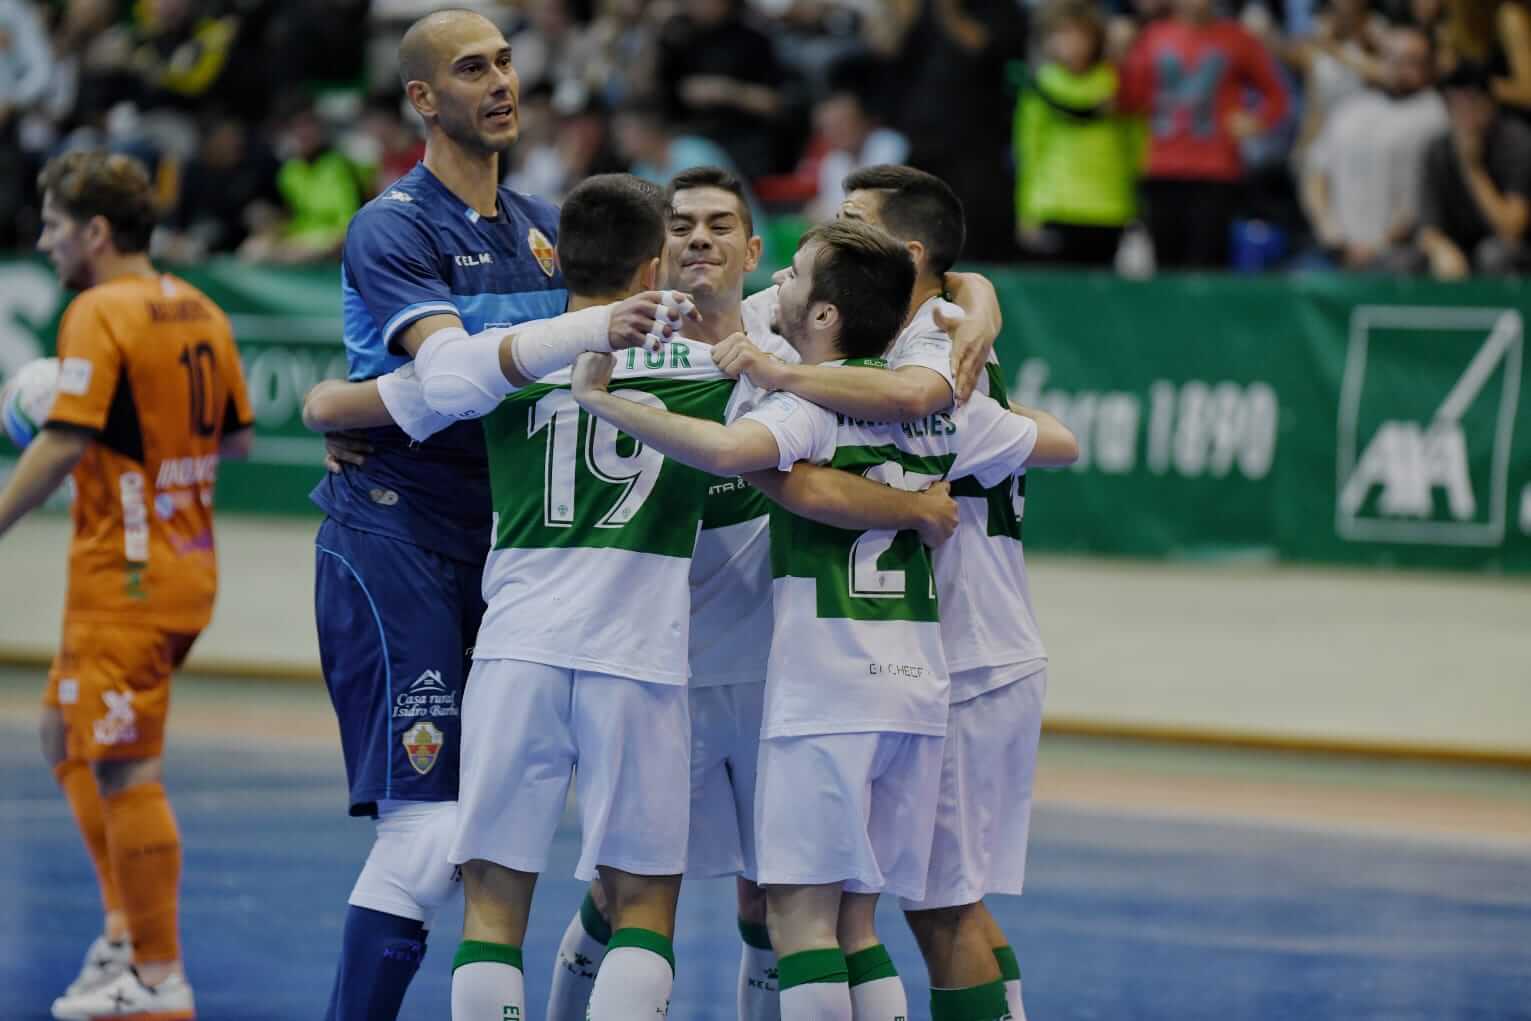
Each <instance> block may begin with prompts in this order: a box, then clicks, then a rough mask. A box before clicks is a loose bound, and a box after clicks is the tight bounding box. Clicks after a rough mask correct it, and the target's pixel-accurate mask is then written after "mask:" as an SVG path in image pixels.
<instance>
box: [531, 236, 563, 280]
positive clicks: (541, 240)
mask: <svg viewBox="0 0 1531 1021" xmlns="http://www.w3.org/2000/svg"><path fill="white" fill-rule="evenodd" d="M526 247H527V248H529V249H531V252H532V258H534V259H536V260H537V265H539V266H541V267H542V272H544V273H546V274H547V275H548V276H552V275H553V271H554V270H555V269H557V268H558V253H557V252H556V251H554V249H553V242H551V241H549V240H548V236H547V235H546V234H544V233H542V231H540V230H538V229H537V228H536V227H533V228H532V229H531V230H529V231H527V232H526Z"/></svg>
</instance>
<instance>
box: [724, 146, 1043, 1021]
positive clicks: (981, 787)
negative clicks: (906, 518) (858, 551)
mask: <svg viewBox="0 0 1531 1021" xmlns="http://www.w3.org/2000/svg"><path fill="white" fill-rule="evenodd" d="M846 189H847V197H846V201H845V203H844V206H843V207H842V209H841V214H840V215H841V217H842V218H846V219H852V220H859V221H862V222H867V223H871V224H874V225H876V226H879V227H882V228H884V229H886V230H887V231H888V232H889V233H891V234H892V235H893V236H894V237H896V238H898V239H899V240H900V241H901V242H903V243H904V244H905V245H906V247H907V248H908V249H909V251H910V255H911V257H912V258H913V259H914V261H915V264H916V266H917V267H918V270H919V275H918V279H917V281H916V284H915V293H914V296H913V298H912V299H911V302H910V311H909V319H908V322H907V323H906V324H905V327H904V329H903V331H902V332H901V333H900V335H899V338H898V340H897V341H895V343H894V346H893V349H892V351H891V352H890V356H889V362H890V366H894V367H897V368H896V371H895V372H893V373H887V372H882V373H879V372H877V371H876V370H872V369H863V370H858V371H857V372H856V373H855V374H854V375H853V374H852V373H850V372H844V371H837V370H831V369H828V368H826V367H822V366H807V365H794V364H791V363H790V362H788V361H782V360H780V359H779V358H775V357H770V356H768V355H767V354H766V353H765V352H762V351H759V350H757V349H756V348H755V347H754V346H753V345H752V344H751V343H749V342H747V341H743V340H736V341H733V342H731V343H730V344H729V345H725V347H724V348H723V349H720V351H719V352H718V361H719V363H720V364H721V365H723V366H724V367H725V368H726V369H727V371H730V372H743V373H746V374H748V375H749V376H751V377H752V378H755V379H756V380H757V382H760V383H762V385H767V386H773V387H780V388H782V389H786V390H790V391H792V392H794V393H798V394H800V395H802V396H805V397H808V398H809V399H812V400H815V401H817V402H818V403H821V404H823V405H824V406H825V407H828V408H830V409H831V410H834V411H837V412H840V413H843V414H847V415H852V416H870V417H874V418H880V417H887V418H892V419H895V420H899V421H918V420H919V419H920V418H921V417H923V416H922V415H916V416H914V417H913V418H911V417H910V416H909V415H908V411H910V410H919V408H920V407H921V406H920V405H919V404H918V401H916V402H915V404H914V405H911V404H910V403H909V400H908V394H909V393H910V392H911V390H910V384H909V381H908V380H899V379H896V378H895V377H898V376H905V377H910V378H911V379H913V380H918V381H921V382H925V383H929V384H930V386H929V387H928V388H925V389H923V390H922V391H918V392H917V394H918V396H919V397H920V398H922V399H925V400H929V401H934V400H937V399H938V391H939V390H940V388H939V387H938V386H936V385H935V383H934V380H935V379H936V377H938V376H941V377H944V378H945V380H946V382H947V383H948V384H950V385H951V386H952V387H953V388H955V387H957V385H958V384H957V382H956V380H955V379H954V378H953V376H952V375H951V374H950V373H948V372H946V371H944V368H945V365H946V360H945V358H944V357H943V356H942V354H941V350H942V348H943V346H944V345H945V342H946V340H945V335H944V332H943V328H942V326H941V325H939V323H940V320H941V318H942V317H943V315H950V314H951V312H950V311H948V310H947V309H946V308H945V307H944V306H943V303H942V302H941V300H940V299H941V291H942V285H943V279H944V278H946V277H947V276H948V270H949V268H950V266H951V265H952V263H953V262H955V260H956V258H957V257H958V256H959V255H960V253H961V249H962V243H963V219H962V208H961V205H960V203H959V201H958V200H957V198H956V196H955V195H953V194H952V193H951V192H950V189H948V188H947V187H946V186H945V185H944V184H943V183H942V182H941V181H940V180H939V179H938V178H935V177H933V176H932V175H930V174H926V173H924V172H922V171H918V170H914V169H912V168H909V167H894V166H883V167H868V168H865V169H863V170H860V171H857V172H856V173H854V174H852V175H851V176H850V177H848V178H847V179H846ZM983 368H984V373H983V375H982V376H981V377H980V378H979V380H978V392H979V393H984V394H988V395H990V396H992V397H994V398H995V399H996V400H998V401H999V402H1001V403H1006V402H1007V395H1006V390H1005V384H1004V374H1003V372H1002V371H1001V368H1000V365H999V361H998V359H997V358H996V357H995V356H994V355H993V353H992V351H991V352H990V353H989V354H988V357H987V364H986V365H984V366H983ZM943 406H944V405H943ZM879 407H882V408H887V409H889V411H890V413H889V414H887V415H879V414H878V413H877V411H878V408H879ZM1028 413H1031V412H1028ZM1031 414H1033V415H1034V417H1035V414H1036V413H1031ZM806 470H807V468H806V466H799V467H798V468H797V469H795V470H794V471H793V473H792V474H793V476H794V477H796V476H798V475H801V474H803V473H804V472H805V471H806ZM831 474H832V473H831ZM847 481H848V480H845V479H844V478H843V477H842V478H839V479H834V478H830V479H825V480H823V481H822V482H821V483H820V485H821V486H823V487H828V488H830V489H833V488H835V487H843V486H844V485H845V483H846V482H847ZM954 493H955V494H956V495H957V497H958V504H959V507H960V522H961V524H960V526H959V528H958V529H957V533H956V536H955V537H954V539H953V540H952V541H951V542H949V543H947V544H946V545H945V546H943V547H942V548H941V549H940V550H939V551H938V553H937V554H936V557H935V562H936V572H937V589H938V591H939V593H940V597H941V632H942V635H943V639H944V642H945V646H946V653H947V657H948V662H949V667H950V669H951V671H952V702H953V708H952V719H951V728H950V729H949V731H948V741H947V744H946V747H945V751H944V757H945V761H944V764H943V779H942V786H943V794H942V800H941V808H940V814H939V816H938V819H937V837H936V843H935V847H934V849H933V850H932V859H931V884H932V889H931V890H929V891H928V893H927V896H926V898H925V899H924V900H922V901H919V902H913V901H909V902H906V904H905V907H906V908H907V909H909V910H908V913H907V918H908V920H909V923H910V925H911V927H912V928H913V929H914V931H915V934H916V936H917V938H918V942H919V944H920V947H921V950H922V952H923V953H924V956H925V958H926V961H927V966H928V967H929V969H930V974H931V984H932V986H933V987H936V988H940V989H959V988H969V987H973V986H976V985H982V984H987V983H988V982H990V981H993V980H1000V979H1002V980H1003V981H1004V983H1005V987H1006V993H1007V996H1008V998H1009V1001H1010V1008H1011V1010H1012V1012H1013V1013H1014V1014H1015V1015H1016V1016H1017V1017H1020V1016H1023V1013H1022V1008H1021V999H1020V977H1019V967H1018V964H1017V962H1016V959H1015V954H1014V952H1013V951H1012V950H1011V948H1010V947H1009V944H1008V940H1007V939H1006V938H1005V935H1004V933H1003V931H1002V930H1000V928H999V927H998V925H997V924H996V923H995V922H994V920H993V918H992V916H991V915H990V914H989V912H988V910H987V908H986V907H985V906H984V904H983V903H982V897H983V896H984V894H985V893H1010V894H1019V893H1020V892H1021V888H1022V881H1023V878H1024V874H1025V861H1026V843H1027V838H1028V834H1029V823H1030V815H1031V777H1032V775H1033V772H1034V769H1035V764H1036V753H1037V741H1038V738H1039V736H1040V730H1041V707H1042V701H1043V697H1044V695H1045V692H1046V685H1047V674H1046V669H1045V668H1046V662H1047V660H1046V653H1045V651H1044V650H1043V647H1042V642H1041V639H1040V636H1039V632H1038V629H1037V624H1036V616H1035V613H1034V611H1033V610H1032V604H1031V594H1030V587H1029V584H1028V581H1027V577H1026V568H1025V560H1024V557H1023V555H1022V552H1021V514H1022V510H1023V508H1024V503H1025V495H1026V476H1025V474H1024V473H1022V474H1018V475H1016V476H1013V477H1011V478H1007V479H1005V480H1003V481H1002V482H1001V483H1000V484H998V485H996V486H993V487H989V488H985V487H982V486H979V485H977V484H976V483H974V482H973V481H972V480H970V479H964V480H959V482H958V483H957V484H956V485H955V487H954ZM998 764H1003V767H1004V768H997V766H998ZM1000 777H1005V778H1008V779H1007V780H1006V781H1005V782H1003V783H1001V782H998V778H1000ZM959 789H960V790H961V792H962V797H960V798H959V797H957V793H956V792H957V791H958V790H959ZM855 921H856V923H857V925H856V928H858V930H859V940H858V942H863V943H871V942H873V941H875V932H874V930H873V928H872V915H871V913H870V912H867V913H866V914H865V915H864V916H863V917H861V918H859V919H856V920H855ZM852 970H853V972H854V971H855V969H854V968H853V969H852ZM854 977H855V976H854V974H853V979H854ZM855 991H856V990H855V989H853V993H854V992H855ZM938 999H940V998H938ZM944 1007H945V1004H941V1003H937V1004H933V1009H935V1011H936V1013H937V1014H938V1015H942V1016H944V1014H943V1009H944Z"/></svg>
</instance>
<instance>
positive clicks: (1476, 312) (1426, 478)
mask: <svg viewBox="0 0 1531 1021" xmlns="http://www.w3.org/2000/svg"><path fill="white" fill-rule="evenodd" d="M1523 346H1524V331H1523V324H1522V322H1521V318H1520V315H1519V314H1518V313H1517V312H1515V311H1513V310H1508V309H1481V308H1412V307H1401V306H1362V307H1360V308H1357V309H1356V310H1355V311H1354V313H1353V314H1352V317H1351V330H1350V348H1349V353H1348V356H1347V359H1346V364H1345V381H1344V386H1343V389H1342V391H1341V395H1340V417H1339V432H1338V440H1339V449H1338V457H1337V462H1338V472H1339V476H1338V480H1337V482H1338V488H1337V493H1338V497H1337V500H1336V506H1335V528H1336V530H1337V531H1338V533H1339V535H1340V536H1341V537H1342V538H1344V539H1348V540H1350V541H1353V542H1406V543H1420V544H1428V545H1440V546H1493V545H1498V544H1499V543H1501V542H1502V541H1503V540H1504V532H1505V519H1506V513H1507V507H1508V503H1509V493H1508V487H1509V467H1510V450H1511V444H1512V442H1513V440H1514V429H1515V413H1516V410H1517V405H1518V403H1519V398H1520V374H1521V358H1522V354H1523V352H1522V348H1523Z"/></svg>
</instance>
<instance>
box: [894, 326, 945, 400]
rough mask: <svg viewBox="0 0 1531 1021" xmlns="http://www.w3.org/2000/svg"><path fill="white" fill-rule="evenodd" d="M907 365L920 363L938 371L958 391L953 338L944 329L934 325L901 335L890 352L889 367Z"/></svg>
mask: <svg viewBox="0 0 1531 1021" xmlns="http://www.w3.org/2000/svg"><path fill="white" fill-rule="evenodd" d="M906 365H918V366H920V367H921V368H925V369H930V370H931V371H932V372H936V373H938V374H939V375H940V376H941V378H942V379H944V380H946V385H947V386H949V387H951V388H952V393H954V394H955V393H956V392H957V377H956V376H955V375H953V374H952V339H951V338H950V337H948V336H947V335H946V332H945V331H944V330H938V329H936V328H935V327H934V326H932V327H931V328H930V329H928V330H920V331H919V332H918V333H913V334H906V335H904V336H901V337H899V338H898V341H897V342H896V343H895V344H894V345H893V350H892V351H890V352H888V368H890V369H902V368H903V367H904V366H906Z"/></svg>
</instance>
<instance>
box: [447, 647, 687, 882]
mask: <svg viewBox="0 0 1531 1021" xmlns="http://www.w3.org/2000/svg"><path fill="white" fill-rule="evenodd" d="M690 762H691V723H690V713H689V711H688V707H687V704H686V688H685V686H684V685H679V684H648V683H645V682H643V681H635V680H633V679H632V678H630V677H613V676H611V675H610V674H598V673H591V672H588V671H585V670H570V669H566V668H564V667H555V666H547V665H546V664H542V663H527V662H523V661H521V660H514V659H481V660H478V661H476V662H475V663H474V664H473V672H472V673H470V674H469V675H468V684H467V691H466V692H465V693H464V695H463V705H462V781H461V790H460V793H459V794H458V799H457V804H458V821H457V835H456V837H455V839H454V840H453V841H452V848H451V852H450V854H449V855H448V857H449V859H450V860H451V861H453V862H455V863H459V864H460V863H462V862H465V861H471V860H473V859H475V858H477V859H482V860H484V861H491V862H494V863H495V864H498V865H503V866H505V867H506V868H511V869H516V870H518V871H521V872H539V873H540V872H544V871H546V870H547V864H548V850H549V848H550V847H551V846H552V843H553V834H554V833H555V832H556V831H557V829H558V822H559V820H560V819H561V818H562V816H563V811H564V804H565V802H566V800H567V799H568V795H569V783H570V778H571V776H573V777H574V780H575V793H576V795H577V797H578V800H579V817H580V828H581V831H582V833H581V849H580V856H579V864H578V865H577V866H576V867H575V869H574V875H575V876H576V877H578V878H579V879H584V880H589V879H593V878H595V869H596V866H597V865H605V866H607V867H609V868H616V869H621V870H622V871H624V872H632V873H635V874H637V875H645V876H672V875H679V874H680V873H682V872H684V871H685V869H686V830H687V819H688V816H689V815H690V805H691V799H690V797H689V794H690ZM576 766H577V767H578V769H577V770H576Z"/></svg>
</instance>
